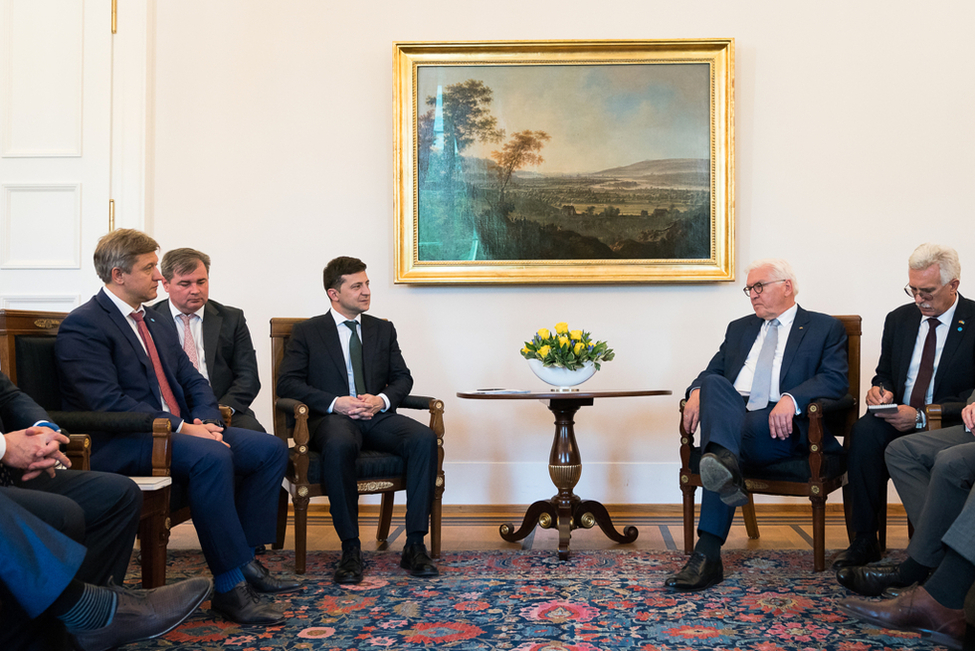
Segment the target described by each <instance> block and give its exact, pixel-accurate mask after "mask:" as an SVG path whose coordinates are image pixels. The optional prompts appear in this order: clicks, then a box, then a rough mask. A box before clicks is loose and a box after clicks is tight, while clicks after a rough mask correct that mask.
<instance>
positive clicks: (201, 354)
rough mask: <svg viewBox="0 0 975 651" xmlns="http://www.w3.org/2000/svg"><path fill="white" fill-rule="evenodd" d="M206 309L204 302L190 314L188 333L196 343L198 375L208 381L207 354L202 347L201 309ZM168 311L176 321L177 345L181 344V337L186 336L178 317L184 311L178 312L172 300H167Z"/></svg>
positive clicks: (181, 320)
mask: <svg viewBox="0 0 975 651" xmlns="http://www.w3.org/2000/svg"><path fill="white" fill-rule="evenodd" d="M205 309H206V305H205V304H204V305H203V307H201V308H200V309H199V310H197V311H196V312H193V313H192V314H190V333H191V334H192V335H193V343H195V344H196V359H197V361H198V362H199V364H200V366H199V369H198V370H199V371H200V375H202V376H203V377H205V378H206V379H207V382H209V381H210V374H209V373H208V372H207V355H206V351H205V350H204V349H203V311H204V310H205ZM169 311H170V312H171V313H172V315H173V321H174V322H175V323H176V332H177V333H179V345H180V346H182V345H183V339H184V338H185V337H186V328H185V326H184V325H183V319H182V318H180V317H181V316H182V315H183V314H185V312H180V311H179V309H178V308H177V307H176V306H175V305H173V302H172V301H169Z"/></svg>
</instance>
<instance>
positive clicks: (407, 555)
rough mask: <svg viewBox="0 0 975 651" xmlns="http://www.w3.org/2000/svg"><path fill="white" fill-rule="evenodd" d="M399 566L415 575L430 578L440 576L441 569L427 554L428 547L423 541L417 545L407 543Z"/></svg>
mask: <svg viewBox="0 0 975 651" xmlns="http://www.w3.org/2000/svg"><path fill="white" fill-rule="evenodd" d="M399 566H400V567H402V568H403V569H404V570H409V571H410V574H412V575H413V576H418V577H421V578H424V579H429V578H430V577H433V576H439V575H440V571H439V570H437V566H436V565H434V564H433V561H432V560H430V557H429V556H427V548H426V546H425V545H424V544H423V543H419V544H417V545H407V546H406V549H404V550H403V558H402V559H400V562H399Z"/></svg>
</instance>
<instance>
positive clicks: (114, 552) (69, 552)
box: [0, 373, 142, 649]
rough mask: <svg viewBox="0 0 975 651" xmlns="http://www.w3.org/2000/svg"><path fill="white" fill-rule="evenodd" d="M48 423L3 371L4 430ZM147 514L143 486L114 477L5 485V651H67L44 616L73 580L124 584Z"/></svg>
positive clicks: (0, 572)
mask: <svg viewBox="0 0 975 651" xmlns="http://www.w3.org/2000/svg"><path fill="white" fill-rule="evenodd" d="M41 420H48V415H47V413H45V411H44V410H43V409H41V407H40V406H39V405H38V404H37V403H36V402H34V401H33V400H32V399H31V398H30V397H29V396H28V395H27V394H25V393H23V392H22V391H20V389H18V388H17V387H16V386H14V384H13V383H12V382H11V381H10V380H9V379H8V378H7V376H6V375H4V374H2V373H0V432H12V431H17V430H22V429H26V428H28V427H30V426H31V425H33V424H34V423H36V422H38V421H41ZM11 470H12V474H13V475H14V476H15V477H19V475H20V473H19V471H16V470H15V469H11ZM141 509H142V493H141V492H139V488H138V486H136V485H135V483H134V482H132V481H131V480H129V479H127V478H125V477H120V476H118V475H114V474H106V473H100V472H81V471H75V470H58V471H57V474H56V476H55V477H50V476H48V475H47V473H41V475H40V477H37V478H35V479H32V480H30V481H27V482H22V481H18V482H17V483H16V484H15V485H14V486H8V487H0V649H27V648H31V649H33V648H37V649H55V648H67V641H66V639H65V638H64V627H63V626H62V625H61V623H60V622H59V621H57V620H55V619H54V618H53V617H47V616H45V617H40V615H41V614H42V613H43V611H44V610H45V609H46V608H47V607H48V606H50V605H51V603H52V602H53V601H54V600H55V599H56V598H57V597H58V596H59V595H60V594H61V593H62V592H63V591H64V588H65V586H67V584H68V582H69V581H70V580H71V579H73V578H77V579H78V580H79V581H84V582H87V583H93V584H96V585H104V584H106V583H107V582H108V581H109V579H114V580H115V582H116V583H117V584H119V585H121V583H122V580H123V579H124V578H125V571H126V568H127V567H128V565H129V558H130V556H131V554H132V542H133V541H134V540H135V532H136V529H137V528H138V526H139V514H140V512H141Z"/></svg>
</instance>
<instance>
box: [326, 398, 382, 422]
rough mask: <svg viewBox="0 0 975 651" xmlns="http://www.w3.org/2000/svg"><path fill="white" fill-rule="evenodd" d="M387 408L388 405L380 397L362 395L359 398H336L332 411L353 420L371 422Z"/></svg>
mask: <svg viewBox="0 0 975 651" xmlns="http://www.w3.org/2000/svg"><path fill="white" fill-rule="evenodd" d="M385 407H386V403H385V402H383V399H382V398H380V397H379V396H374V395H372V394H371V393H360V394H359V395H358V396H341V397H339V398H336V400H335V405H334V406H333V407H332V411H333V412H335V413H339V414H342V415H344V416H348V417H349V418H351V419H352V420H371V419H372V417H373V416H375V415H376V414H378V413H379V412H380V411H382V410H383V408H385Z"/></svg>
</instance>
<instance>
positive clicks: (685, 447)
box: [677, 398, 694, 481]
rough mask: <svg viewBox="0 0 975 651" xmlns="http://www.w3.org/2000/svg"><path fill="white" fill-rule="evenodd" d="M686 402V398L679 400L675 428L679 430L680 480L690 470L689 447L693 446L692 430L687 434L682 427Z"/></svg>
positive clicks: (682, 479)
mask: <svg viewBox="0 0 975 651" xmlns="http://www.w3.org/2000/svg"><path fill="white" fill-rule="evenodd" d="M686 404H687V399H686V398H684V399H683V400H681V401H680V418H678V420H677V429H678V431H679V432H680V466H681V481H684V477H685V475H686V474H687V473H689V472H690V469H691V449H692V448H693V447H694V432H691V433H690V434H688V433H687V430H685V429H684V405H686ZM685 471H686V472H685Z"/></svg>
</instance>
